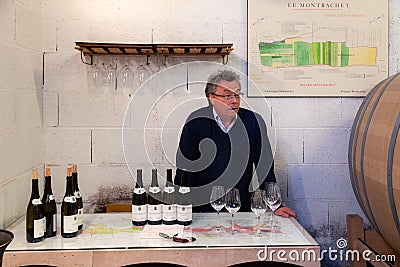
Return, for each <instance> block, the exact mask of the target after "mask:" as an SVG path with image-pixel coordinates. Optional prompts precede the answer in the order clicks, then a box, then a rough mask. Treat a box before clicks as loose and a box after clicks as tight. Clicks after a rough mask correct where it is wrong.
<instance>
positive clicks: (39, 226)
mask: <svg viewBox="0 0 400 267" xmlns="http://www.w3.org/2000/svg"><path fill="white" fill-rule="evenodd" d="M45 220H46V219H45V217H44V214H43V204H42V201H41V200H40V195H39V182H38V174H37V170H33V171H32V191H31V198H30V200H29V204H28V207H27V209H26V241H27V242H29V243H36V242H40V241H42V240H43V239H44V225H45V223H46V222H45Z"/></svg>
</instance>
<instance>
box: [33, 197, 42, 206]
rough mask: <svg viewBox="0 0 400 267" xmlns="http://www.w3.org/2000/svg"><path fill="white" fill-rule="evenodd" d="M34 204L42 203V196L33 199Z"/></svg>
mask: <svg viewBox="0 0 400 267" xmlns="http://www.w3.org/2000/svg"><path fill="white" fill-rule="evenodd" d="M32 204H33V205H40V204H42V201H41V200H40V198H35V199H32Z"/></svg>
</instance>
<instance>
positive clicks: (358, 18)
mask: <svg viewBox="0 0 400 267" xmlns="http://www.w3.org/2000/svg"><path fill="white" fill-rule="evenodd" d="M388 5H389V4H388V0H370V1H367V2H366V1H365V0H348V1H345V2H342V1H329V0H328V1H307V0H304V1H297V0H291V1H288V0H248V21H247V25H248V26H247V27H248V76H249V79H251V80H252V81H253V82H254V84H255V85H256V86H250V85H249V88H248V96H249V97H251V96H268V97H275V96H279V97H282V96H291V97H297V96H321V97H331V96H332V97H363V96H365V95H366V94H367V93H368V92H369V90H370V89H372V88H373V87H374V86H375V85H376V84H377V83H378V82H379V81H381V80H383V79H385V78H387V77H388V21H389V15H388ZM249 84H250V83H249Z"/></svg>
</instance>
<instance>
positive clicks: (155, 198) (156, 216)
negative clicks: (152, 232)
mask: <svg viewBox="0 0 400 267" xmlns="http://www.w3.org/2000/svg"><path fill="white" fill-rule="evenodd" d="M161 197H162V196H161V190H160V187H159V186H158V181H157V169H153V170H152V171H151V185H150V188H149V205H148V208H147V215H148V217H147V220H148V224H153V225H154V224H161V222H162V207H161Z"/></svg>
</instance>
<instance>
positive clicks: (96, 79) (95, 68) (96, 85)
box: [92, 63, 102, 89]
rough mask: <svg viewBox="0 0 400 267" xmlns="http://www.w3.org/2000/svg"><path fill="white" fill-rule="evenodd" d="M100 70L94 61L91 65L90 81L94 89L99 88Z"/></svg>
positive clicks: (100, 83)
mask: <svg viewBox="0 0 400 267" xmlns="http://www.w3.org/2000/svg"><path fill="white" fill-rule="evenodd" d="M101 76H102V71H101V69H100V67H99V65H98V63H94V65H93V66H92V82H93V85H94V88H95V89H99V88H100V87H101V85H102V80H101Z"/></svg>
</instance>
